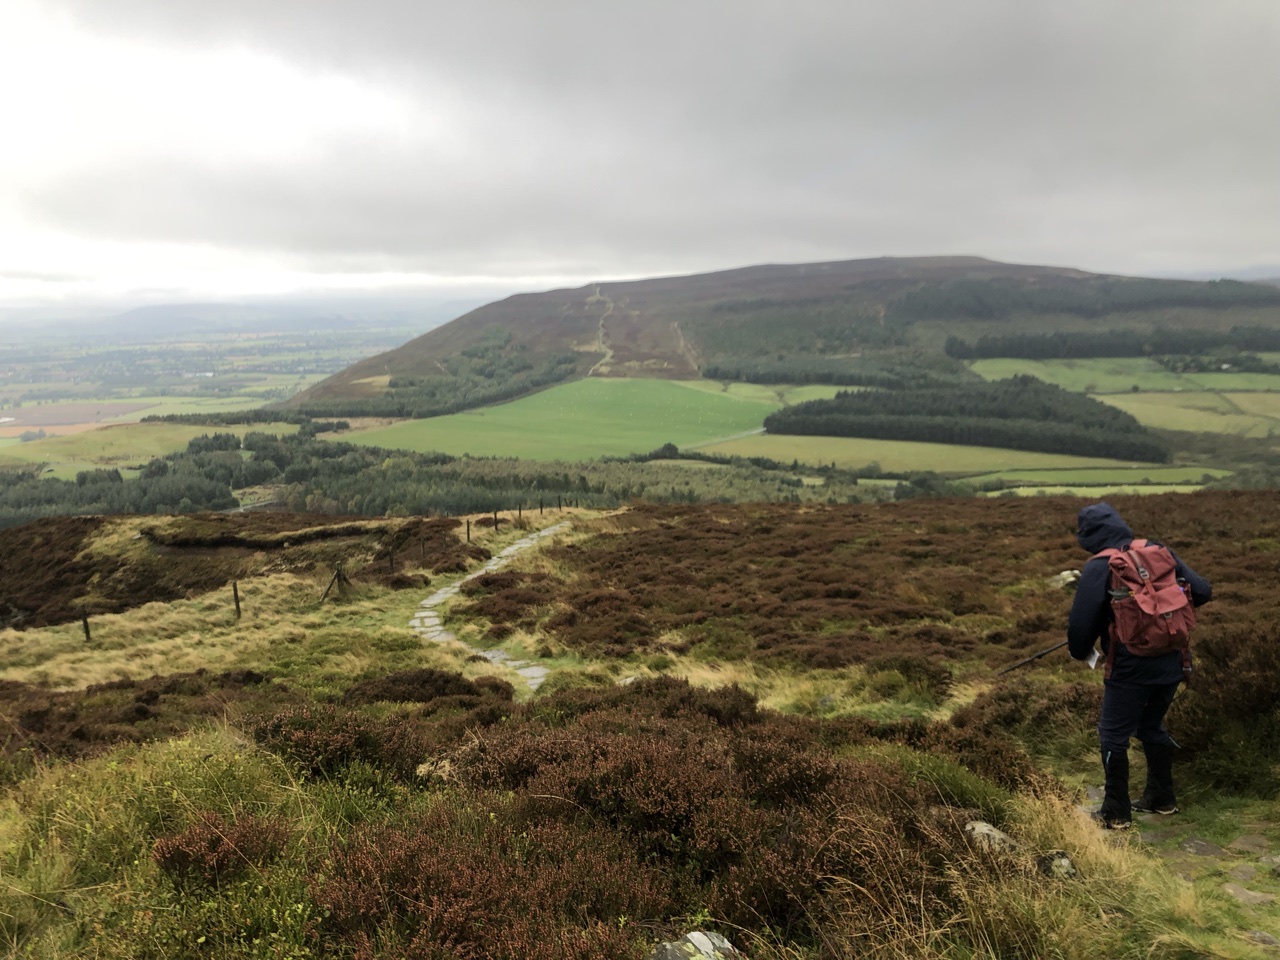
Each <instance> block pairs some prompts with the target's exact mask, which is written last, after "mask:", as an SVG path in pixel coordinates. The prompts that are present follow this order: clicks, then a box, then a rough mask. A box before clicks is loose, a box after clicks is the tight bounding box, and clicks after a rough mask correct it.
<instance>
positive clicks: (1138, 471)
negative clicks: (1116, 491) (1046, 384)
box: [967, 466, 1231, 486]
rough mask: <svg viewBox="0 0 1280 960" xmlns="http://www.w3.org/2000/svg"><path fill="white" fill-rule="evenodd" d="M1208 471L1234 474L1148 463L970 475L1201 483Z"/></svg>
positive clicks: (1076, 482)
mask: <svg viewBox="0 0 1280 960" xmlns="http://www.w3.org/2000/svg"><path fill="white" fill-rule="evenodd" d="M1206 474H1208V475H1209V476H1211V477H1214V478H1215V479H1216V478H1218V477H1229V476H1231V471H1230V470H1220V469H1217V468H1214V467H1196V466H1190V467H1162V466H1145V467H1130V468H1127V469H1123V470H1100V469H1096V468H1086V469H1083V470H1001V471H1000V472H998V473H988V474H986V475H985V476H980V477H968V478H967V479H968V481H969V482H970V483H985V482H989V481H995V480H1004V481H1011V482H1014V483H1025V484H1028V485H1032V484H1050V485H1056V484H1066V485H1069V486H1107V485H1116V484H1120V485H1131V484H1135V483H1137V482H1139V481H1144V480H1150V481H1151V483H1153V484H1166V485H1167V484H1199V483H1202V482H1203V481H1204V477H1205V475H1206Z"/></svg>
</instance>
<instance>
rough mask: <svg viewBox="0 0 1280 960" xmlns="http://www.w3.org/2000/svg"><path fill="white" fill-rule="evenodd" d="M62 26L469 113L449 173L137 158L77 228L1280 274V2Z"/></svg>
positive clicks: (357, 260) (85, 204)
mask: <svg viewBox="0 0 1280 960" xmlns="http://www.w3.org/2000/svg"><path fill="white" fill-rule="evenodd" d="M60 5H61V6H63V7H64V8H66V9H70V10H72V11H74V13H75V14H76V16H77V17H78V18H80V19H81V20H82V22H84V23H86V24H89V25H91V26H92V28H93V29H95V30H101V31H103V32H112V33H116V34H118V35H124V36H130V37H142V38H151V39H156V40H160V41H163V42H165V43H170V44H183V45H190V46H193V47H204V46H219V45H228V44H236V45H243V46H247V47H250V48H253V49H258V50H262V51H266V52H269V53H272V54H274V55H277V56H280V57H282V58H284V59H287V60H292V61H295V62H298V63H302V64H305V65H307V66H308V67H310V68H315V69H328V70H338V71H342V72H347V73H351V74H355V75H360V76H364V77H369V78H373V79H375V80H377V81H379V82H387V83H393V84H395V85H396V86H397V87H398V88H399V89H400V90H402V91H405V92H407V94H408V95H409V96H410V97H412V98H413V99H414V100H415V101H416V102H418V103H420V104H422V105H423V106H424V109H428V110H429V109H430V105H431V104H432V103H433V101H434V100H436V99H437V98H440V97H444V98H445V99H447V100H449V101H450V102H454V103H457V104H460V107H461V110H462V115H463V116H464V118H465V122H464V123H463V133H464V136H465V141H466V145H467V152H466V153H465V154H464V155H463V156H462V158H461V159H458V158H453V159H451V158H450V157H448V156H445V155H443V154H441V153H440V152H439V151H438V150H436V149H435V148H434V147H433V146H432V145H431V144H430V143H429V142H428V141H427V140H425V139H424V140H421V141H417V142H414V141H410V142H408V143H399V144H389V143H388V144H381V143H363V144H362V143H351V142H340V143H330V144H327V145H324V146H323V149H320V150H319V151H318V157H317V159H315V160H314V161H313V162H310V163H308V164H307V165H305V166H302V167H300V168H297V169H281V168H279V167H276V166H271V165H252V166H248V165H245V166H238V167H223V168H216V167H206V166H201V165H199V164H196V163H191V162H185V163H180V162H177V161H175V160H172V159H168V160H166V159H161V158H152V159H145V158H144V159H142V160H141V161H139V162H137V163H134V164H131V165H130V166H129V167H128V168H117V169H111V168H105V169H104V168H101V167H97V168H94V167H89V168H86V169H85V170H83V171H82V172H81V173H80V174H79V175H77V176H74V177H70V178H67V179H61V180H58V181H56V182H50V183H47V184H46V185H45V186H44V187H43V188H42V189H40V190H38V191H35V192H33V194H32V195H31V196H29V197H28V198H27V203H28V208H29V209H30V210H31V211H32V212H34V213H35V214H36V215H37V216H40V217H43V218H47V219H48V220H50V221H51V222H54V223H56V224H58V225H60V226H62V227H63V228H65V229H70V230H75V231H78V232H86V233H92V234H95V235H99V236H127V237H132V238H141V239H150V240H164V239H179V240H185V241H200V242H208V243H213V244H216V245H220V246H227V247H248V248H254V249H260V250H278V251H282V252H287V253H289V254H290V255H292V256H293V257H294V258H295V259H296V260H297V261H298V262H300V263H304V264H309V265H312V266H314V267H316V268H318V269H339V268H346V267H350V266H352V265H356V266H359V267H361V268H367V269H430V270H440V269H448V270H457V271H461V272H471V273H486V274H500V273H504V272H519V273H524V274H528V273H531V272H544V271H545V272H556V273H570V274H582V273H600V274H611V275H618V274H637V273H644V272H649V271H652V270H663V271H673V270H683V269H702V268H704V267H710V266H724V265H730V264H733V263H738V262H745V261H749V260H786V259H791V260H795V259H806V258H810V257H843V256H859V255H878V254H882V253H898V254H923V253H935V252H938V253H942V252H957V253H959V252H963V253H976V254H985V255H990V256H997V257H1004V258H1007V259H1020V260H1024V261H1027V260H1051V261H1052V262H1056V263H1063V264H1069V265H1079V266H1088V267H1093V268H1098V269H1107V268H1112V269H1134V268H1137V267H1139V266H1142V267H1145V266H1146V265H1147V264H1148V263H1151V264H1153V265H1158V264H1159V263H1162V262H1163V263H1165V264H1166V267H1167V268H1169V269H1175V268H1189V267H1192V266H1195V265H1203V264H1206V263H1224V264H1225V263H1251V262H1274V261H1275V260H1277V259H1280V241H1278V240H1277V237H1276V234H1275V231H1274V224H1275V223H1276V222H1277V220H1276V214H1277V213H1280V188H1277V186H1276V181H1275V177H1274V173H1273V171H1274V170H1275V169H1277V168H1278V167H1280V134H1278V133H1277V132H1276V130H1275V129H1274V125H1273V123H1272V122H1271V118H1272V117H1274V116H1276V115H1280V58H1276V57H1275V55H1274V51H1275V49H1276V42H1277V40H1280V7H1277V6H1276V5H1275V4H1274V3H1272V2H1270V0H1258V2H1233V3H1230V4H1212V5H1208V4H1203V3H1199V2H1188V0H1172V2H1170V0H1129V2H1126V3H1124V4H1115V3H1112V2H1106V3H1102V2H1072V3H1061V4H1060V3H1050V2H1045V0H968V2H966V3H963V4H957V3H954V2H953V0H945V2H944V0H929V2H924V0H905V2H892V3H890V2H872V3H867V2H861V3H856V4H853V3H834V2H820V0H808V2H799V3H785V4H784V3H778V2H769V3H762V2H750V0H734V2H727V0H726V2H715V3H709V2H697V0H684V2H679V3H675V2H671V3H667V2H645V3H628V4H614V3H608V4H604V3H598V2H595V3H592V2H577V3H568V2H556V0H552V2H537V3H529V2H517V0H512V2H509V3H496V2H472V3H465V4H458V3H448V4H446V3H434V2H433V3H421V2H408V0H404V2H394V0H376V2H364V3H360V4H354V3H341V2H337V0H308V2H306V3H302V2H289V0H273V2H271V3H265V4H264V3H260V2H256V0H255V2H250V0H225V2H221V3H212V4H173V3H168V2H163V0H63V2H62V3H61V4H60ZM1109 265H1110V266H1109Z"/></svg>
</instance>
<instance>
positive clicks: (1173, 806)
mask: <svg viewBox="0 0 1280 960" xmlns="http://www.w3.org/2000/svg"><path fill="white" fill-rule="evenodd" d="M1142 752H1143V753H1145V754H1146V755H1147V786H1146V788H1145V789H1144V790H1143V791H1142V797H1141V798H1140V799H1138V800H1134V801H1133V804H1132V806H1133V809H1134V810H1136V811H1137V812H1138V813H1158V814H1160V815H1161V816H1162V817H1167V816H1170V815H1171V814H1175V813H1177V812H1178V801H1177V800H1176V799H1175V798H1174V793H1173V744H1172V743H1144V744H1143V745H1142Z"/></svg>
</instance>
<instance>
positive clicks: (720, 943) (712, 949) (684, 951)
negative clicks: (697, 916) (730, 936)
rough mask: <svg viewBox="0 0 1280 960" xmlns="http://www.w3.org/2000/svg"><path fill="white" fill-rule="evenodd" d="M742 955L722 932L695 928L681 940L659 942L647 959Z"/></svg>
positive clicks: (729, 959) (713, 959)
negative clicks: (721, 934)
mask: <svg viewBox="0 0 1280 960" xmlns="http://www.w3.org/2000/svg"><path fill="white" fill-rule="evenodd" d="M741 956H742V954H741V953H739V952H738V951H737V950H736V949H735V948H734V946H733V944H731V943H730V942H729V941H728V940H726V939H725V938H724V937H722V936H720V934H718V933H709V932H707V931H705V930H694V931H693V932H691V933H686V934H685V935H684V936H683V937H681V938H680V939H679V940H669V941H667V942H666V943H660V944H658V945H657V946H656V947H654V948H653V950H652V951H650V953H649V956H648V958H647V960H736V958H738V957H741Z"/></svg>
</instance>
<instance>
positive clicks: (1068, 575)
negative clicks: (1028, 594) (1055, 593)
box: [1049, 570, 1080, 590]
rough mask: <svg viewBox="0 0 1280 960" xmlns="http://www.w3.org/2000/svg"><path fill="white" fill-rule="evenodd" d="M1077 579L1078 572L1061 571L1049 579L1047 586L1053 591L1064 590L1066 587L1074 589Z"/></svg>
mask: <svg viewBox="0 0 1280 960" xmlns="http://www.w3.org/2000/svg"><path fill="white" fill-rule="evenodd" d="M1079 579H1080V571H1079V570H1063V571H1062V572H1061V573H1056V574H1054V575H1053V576H1052V577H1050V578H1049V586H1050V587H1052V588H1053V589H1055V590H1066V589H1067V588H1068V587H1071V588H1072V589H1074V588H1075V585H1076V583H1077V582H1078V581H1079Z"/></svg>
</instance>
